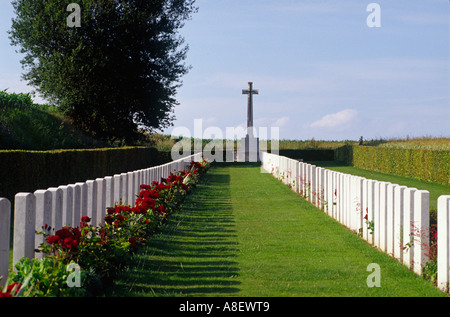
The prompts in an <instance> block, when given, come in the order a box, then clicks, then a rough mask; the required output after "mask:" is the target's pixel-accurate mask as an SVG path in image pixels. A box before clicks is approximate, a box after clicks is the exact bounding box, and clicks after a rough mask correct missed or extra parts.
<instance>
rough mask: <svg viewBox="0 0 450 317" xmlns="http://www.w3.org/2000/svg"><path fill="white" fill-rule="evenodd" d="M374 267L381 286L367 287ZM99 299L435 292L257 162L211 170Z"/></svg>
mask: <svg viewBox="0 0 450 317" xmlns="http://www.w3.org/2000/svg"><path fill="white" fill-rule="evenodd" d="M371 263H377V264H378V265H379V266H380V268H381V272H380V273H381V287H372V288H371V287H368V286H367V283H366V279H367V278H368V276H369V274H370V273H371V272H368V271H367V266H368V265H369V264H371ZM108 296H151V297H153V296H156V297H160V296H174V297H175V296H196V297H198V296H209V297H220V296H242V297H258V296H263V297H266V296H267V297H293V296H302V297H309V296H314V297H319V296H389V297H394V296H445V294H443V293H442V292H440V291H439V290H438V289H437V288H435V287H434V286H433V285H432V284H431V283H430V282H428V281H425V280H423V279H422V278H420V277H418V276H416V275H415V274H414V273H413V272H411V271H410V270H408V269H407V268H406V267H405V266H403V265H401V264H400V263H398V262H397V261H396V260H394V259H392V258H391V257H389V256H388V255H386V254H384V253H381V252H379V251H378V250H377V249H375V248H373V247H371V246H370V245H369V244H367V243H366V242H365V241H364V240H362V239H361V238H359V237H358V236H356V235H355V234H353V233H351V232H350V231H348V230H347V229H346V228H344V227H342V226H341V225H340V224H339V223H337V222H336V221H335V220H333V219H332V218H330V217H328V216H327V215H325V214H324V213H323V212H321V211H319V210H318V209H316V208H315V207H313V206H312V205H311V204H310V203H308V202H306V201H305V200H303V199H302V198H301V197H299V196H297V195H296V194H295V193H294V192H292V191H291V190H290V189H289V188H288V187H287V186H285V185H283V184H281V183H280V182H278V181H277V180H276V179H275V178H273V177H272V176H270V175H268V174H263V173H260V168H259V167H257V166H248V165H247V166H246V165H239V164H234V165H232V166H230V165H226V164H222V165H216V166H215V167H213V168H212V169H211V170H210V171H209V173H208V175H207V176H206V178H205V181H204V183H202V184H200V185H199V186H198V188H197V189H196V191H195V192H194V193H193V195H192V196H190V197H188V199H187V200H186V202H185V203H184V204H183V207H182V208H181V210H179V211H178V212H176V213H175V214H173V215H171V217H170V220H169V221H168V223H167V224H166V225H165V226H164V228H163V229H162V231H161V232H160V233H158V234H156V235H155V236H154V237H153V238H152V239H151V241H150V243H149V245H148V246H147V247H146V248H145V249H142V250H141V252H139V254H138V256H137V258H136V262H135V263H133V265H132V266H131V267H130V269H129V270H127V271H126V272H124V273H123V274H122V275H121V276H120V279H119V280H117V282H116V283H115V286H114V288H112V289H111V291H110V293H109V294H108Z"/></svg>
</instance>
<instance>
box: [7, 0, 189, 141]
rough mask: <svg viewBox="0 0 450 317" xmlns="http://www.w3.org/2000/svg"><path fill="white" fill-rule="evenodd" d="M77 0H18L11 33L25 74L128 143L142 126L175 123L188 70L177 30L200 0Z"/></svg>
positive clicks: (88, 124)
mask: <svg viewBox="0 0 450 317" xmlns="http://www.w3.org/2000/svg"><path fill="white" fill-rule="evenodd" d="M75 1H77V0H74V1H71V0H64V1H61V0H14V1H13V2H12V4H13V7H14V9H15V13H16V17H15V18H14V19H13V21H12V27H11V30H10V31H9V34H10V39H11V43H12V45H16V46H20V48H21V49H20V52H21V53H23V54H24V58H23V60H22V61H21V63H22V64H23V68H24V71H25V72H24V74H23V78H24V79H25V80H27V81H28V82H29V84H30V85H32V86H34V87H35V88H36V90H37V92H39V93H40V94H41V95H42V96H43V97H45V98H46V99H47V100H49V101H50V102H51V103H53V104H56V105H58V106H59V107H60V109H61V110H62V111H64V112H65V114H66V115H67V116H68V117H69V118H71V119H72V121H73V122H74V124H75V125H77V126H78V127H80V128H82V129H83V130H84V131H87V132H89V133H91V134H92V135H94V136H96V137H98V138H101V139H105V140H108V141H114V140H117V139H120V140H124V141H125V142H126V143H128V144H129V143H132V142H134V141H135V140H136V139H137V138H138V136H139V131H140V130H142V129H144V130H147V131H150V132H151V131H154V130H156V129H163V128H167V127H169V126H170V125H171V124H172V122H173V120H174V116H173V110H174V107H175V106H176V105H177V104H178V102H177V101H176V99H175V95H176V91H177V89H178V88H179V87H180V86H181V84H182V81H181V77H182V76H183V75H185V74H186V73H187V72H188V70H189V68H190V67H189V66H187V65H185V64H184V60H185V57H186V53H187V50H188V46H187V45H185V43H184V39H183V38H182V37H181V36H180V35H179V34H178V33H177V32H178V31H179V29H181V28H182V27H183V25H184V23H185V21H186V20H188V19H190V18H191V15H192V14H193V13H195V12H196V10H197V8H196V7H194V1H195V0H78V3H76V5H75V7H71V6H69V7H68V5H69V4H70V3H72V2H75ZM77 7H78V9H79V10H78V11H77V9H76V8H77ZM68 10H69V11H68ZM78 14H79V15H78ZM73 22H76V23H73Z"/></svg>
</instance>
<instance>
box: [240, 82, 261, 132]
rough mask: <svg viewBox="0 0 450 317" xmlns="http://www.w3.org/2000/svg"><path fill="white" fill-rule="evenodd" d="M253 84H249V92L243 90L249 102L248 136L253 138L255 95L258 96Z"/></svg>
mask: <svg viewBox="0 0 450 317" xmlns="http://www.w3.org/2000/svg"><path fill="white" fill-rule="evenodd" d="M252 86H253V83H252V82H249V83H248V90H247V89H245V90H242V94H243V95H248V102H247V135H251V136H253V95H254V94H255V95H257V94H258V90H257V89H255V90H253V87H252Z"/></svg>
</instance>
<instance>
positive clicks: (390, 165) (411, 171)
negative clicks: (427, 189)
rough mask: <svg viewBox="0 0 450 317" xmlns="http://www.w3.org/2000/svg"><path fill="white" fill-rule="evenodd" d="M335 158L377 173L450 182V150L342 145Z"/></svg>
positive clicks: (446, 183) (449, 183) (439, 182)
mask: <svg viewBox="0 0 450 317" xmlns="http://www.w3.org/2000/svg"><path fill="white" fill-rule="evenodd" d="M334 157H335V160H338V161H343V162H345V163H346V164H348V165H352V166H355V167H359V168H362V169H367V170H372V171H376V172H382V173H388V174H393V175H398V176H406V177H411V178H415V179H419V180H424V181H428V182H433V183H438V184H443V185H450V151H448V150H429V149H399V148H384V147H373V146H345V147H341V148H339V149H337V150H336V151H335V156H334Z"/></svg>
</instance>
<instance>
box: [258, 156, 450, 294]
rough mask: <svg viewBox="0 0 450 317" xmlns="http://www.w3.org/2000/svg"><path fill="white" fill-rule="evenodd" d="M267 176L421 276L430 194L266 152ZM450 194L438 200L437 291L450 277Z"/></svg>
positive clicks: (263, 159)
mask: <svg viewBox="0 0 450 317" xmlns="http://www.w3.org/2000/svg"><path fill="white" fill-rule="evenodd" d="M261 164H262V168H263V170H264V171H266V172H269V173H271V174H272V175H273V176H274V177H276V178H278V179H279V180H280V181H281V182H283V183H284V184H286V185H288V186H290V187H291V188H292V190H294V191H295V192H296V193H298V194H299V195H301V196H303V197H304V198H305V199H306V200H308V201H309V202H311V203H312V204H314V205H315V206H316V207H317V208H319V209H321V210H323V211H324V212H325V213H327V214H328V215H329V216H330V217H332V218H334V219H335V220H337V221H338V222H340V223H341V224H343V225H344V226H346V227H347V228H349V229H350V230H352V231H354V232H355V233H357V234H358V235H360V236H361V237H362V238H363V239H365V240H366V241H367V242H369V243H370V244H371V245H373V246H375V247H377V248H378V249H380V250H382V251H383V252H385V253H388V254H389V255H391V256H392V257H394V258H395V259H397V260H398V261H400V262H401V263H403V264H404V265H406V266H407V267H408V268H410V269H411V270H413V271H414V272H415V273H416V274H418V275H421V274H422V272H423V268H424V266H425V265H426V263H427V261H428V260H429V253H428V252H429V251H430V246H429V241H430V236H429V235H430V231H429V230H430V207H429V206H430V201H429V200H430V198H429V192H428V191H426V190H419V189H416V188H409V187H406V186H400V185H398V184H392V183H389V182H382V181H376V180H371V179H366V178H363V177H359V176H354V175H349V174H345V173H340V172H336V171H332V170H329V169H325V168H321V167H319V166H315V165H312V164H308V163H304V162H299V161H298V160H294V159H290V158H287V157H283V156H279V155H276V154H271V153H267V152H262V155H261ZM449 229H450V195H443V196H441V197H439V200H438V225H437V230H438V260H437V261H438V287H439V288H441V289H447V290H448V285H449V281H450V280H449V277H450V230H449Z"/></svg>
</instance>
